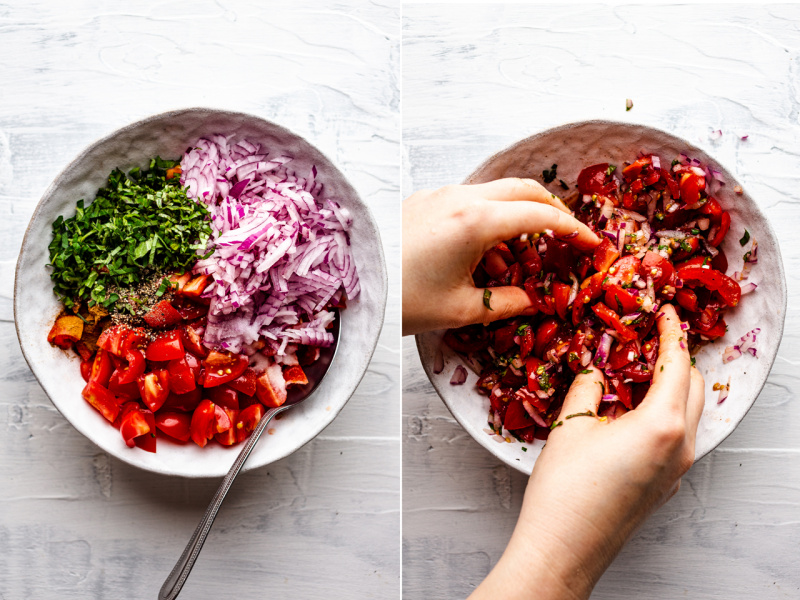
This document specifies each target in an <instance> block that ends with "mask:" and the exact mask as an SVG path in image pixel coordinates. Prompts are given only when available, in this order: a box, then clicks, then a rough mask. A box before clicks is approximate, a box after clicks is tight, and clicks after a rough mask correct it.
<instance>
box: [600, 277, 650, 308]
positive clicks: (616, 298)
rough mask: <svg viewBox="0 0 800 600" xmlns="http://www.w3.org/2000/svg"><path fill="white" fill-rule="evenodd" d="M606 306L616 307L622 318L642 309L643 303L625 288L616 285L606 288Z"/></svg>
mask: <svg viewBox="0 0 800 600" xmlns="http://www.w3.org/2000/svg"><path fill="white" fill-rule="evenodd" d="M605 300H606V305H607V306H609V307H614V308H615V309H617V312H618V313H619V314H620V316H623V315H629V314H631V313H633V312H636V311H638V310H640V309H641V306H642V304H641V302H638V301H637V300H640V298H639V297H638V296H634V295H633V294H631V293H630V292H628V290H626V289H625V288H622V287H620V286H618V285H616V284H614V283H612V284H610V285H609V286H608V287H606V297H605Z"/></svg>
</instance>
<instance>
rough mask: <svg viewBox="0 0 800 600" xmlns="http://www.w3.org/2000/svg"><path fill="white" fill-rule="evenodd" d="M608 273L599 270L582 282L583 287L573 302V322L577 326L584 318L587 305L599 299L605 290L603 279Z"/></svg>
mask: <svg viewBox="0 0 800 600" xmlns="http://www.w3.org/2000/svg"><path fill="white" fill-rule="evenodd" d="M605 276H606V274H605V273H604V272H602V271H601V272H598V273H595V274H594V275H592V276H591V277H589V278H588V279H585V280H584V281H583V282H582V283H581V289H580V291H579V292H578V295H577V296H576V297H575V301H574V302H573V303H572V324H573V325H575V326H577V325H578V324H579V323H580V322H581V320H582V319H583V313H584V311H585V309H586V306H587V305H588V304H589V303H590V302H592V301H593V300H597V299H598V298H599V297H600V294H601V293H602V292H603V287H602V285H603V279H604V278H605Z"/></svg>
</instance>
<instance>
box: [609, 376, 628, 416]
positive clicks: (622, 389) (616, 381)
mask: <svg viewBox="0 0 800 600" xmlns="http://www.w3.org/2000/svg"><path fill="white" fill-rule="evenodd" d="M609 386H610V387H611V389H612V390H613V392H614V393H615V394H616V395H617V397H619V401H620V402H622V404H624V405H625V408H627V409H628V410H630V409H632V408H633V393H632V390H631V386H630V385H629V384H627V383H625V382H624V381H623V379H622V377H620V376H616V377H611V378H610V379H609Z"/></svg>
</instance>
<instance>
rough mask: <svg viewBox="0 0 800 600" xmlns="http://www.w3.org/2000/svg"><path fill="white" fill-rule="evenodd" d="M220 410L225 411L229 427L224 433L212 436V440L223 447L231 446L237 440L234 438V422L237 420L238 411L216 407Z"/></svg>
mask: <svg viewBox="0 0 800 600" xmlns="http://www.w3.org/2000/svg"><path fill="white" fill-rule="evenodd" d="M217 408H221V409H222V410H224V411H225V414H226V415H227V417H228V420H229V421H230V423H231V426H230V427H228V428H227V429H226V430H225V431H222V432H220V433H216V434H214V439H215V440H217V441H218V442H219V443H220V444H222V445H223V446H233V445H234V444H236V443H238V441H239V440H238V439H237V437H236V431H237V430H236V421H237V419H238V418H239V411H238V410H236V409H231V408H226V407H224V406H222V407H219V406H218V407H217Z"/></svg>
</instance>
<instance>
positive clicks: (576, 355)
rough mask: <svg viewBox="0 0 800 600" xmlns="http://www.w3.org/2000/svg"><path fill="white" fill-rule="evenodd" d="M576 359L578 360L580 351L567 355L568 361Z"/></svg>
mask: <svg viewBox="0 0 800 600" xmlns="http://www.w3.org/2000/svg"><path fill="white" fill-rule="evenodd" d="M574 360H578V353H577V352H570V353H569V354H568V355H567V362H572V361H574Z"/></svg>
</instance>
